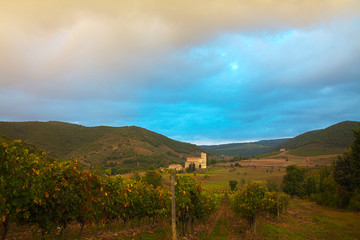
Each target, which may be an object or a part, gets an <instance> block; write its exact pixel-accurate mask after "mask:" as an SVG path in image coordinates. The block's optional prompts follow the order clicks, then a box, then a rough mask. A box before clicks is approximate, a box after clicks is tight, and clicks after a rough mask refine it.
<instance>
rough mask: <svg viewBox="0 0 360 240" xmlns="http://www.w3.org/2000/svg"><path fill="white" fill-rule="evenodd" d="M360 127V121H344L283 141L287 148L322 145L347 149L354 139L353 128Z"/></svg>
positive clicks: (323, 146) (283, 145) (282, 145)
mask: <svg viewBox="0 0 360 240" xmlns="http://www.w3.org/2000/svg"><path fill="white" fill-rule="evenodd" d="M359 127H360V122H355V121H344V122H340V123H337V124H334V125H332V126H330V127H328V128H325V129H321V130H315V131H310V132H306V133H303V134H301V135H299V136H297V137H294V138H292V139H290V140H289V141H287V142H285V143H282V144H281V147H284V148H286V149H298V148H309V147H322V148H329V149H331V148H333V149H345V148H348V147H349V146H350V144H351V143H352V142H353V141H354V135H353V130H356V129H358V128H359Z"/></svg>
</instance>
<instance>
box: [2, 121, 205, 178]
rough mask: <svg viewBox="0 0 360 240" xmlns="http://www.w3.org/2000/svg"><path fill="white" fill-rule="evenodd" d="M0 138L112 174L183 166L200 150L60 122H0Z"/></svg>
mask: <svg viewBox="0 0 360 240" xmlns="http://www.w3.org/2000/svg"><path fill="white" fill-rule="evenodd" d="M0 135H5V136H7V137H9V138H10V139H22V140H23V141H25V142H27V143H30V144H33V145H35V146H36V147H39V148H41V149H44V150H45V151H46V152H48V154H49V155H50V156H52V157H54V158H58V159H60V160H63V159H72V158H76V159H78V160H79V162H80V163H82V164H84V165H85V166H88V167H90V168H111V169H112V173H114V174H117V173H123V172H127V171H131V170H134V169H139V170H143V169H149V168H157V167H164V166H167V165H168V164H170V163H180V164H181V163H184V162H185V161H186V157H187V156H190V155H194V154H199V153H200V152H201V151H202V149H201V148H199V147H198V146H196V145H193V144H190V143H183V142H179V141H175V140H173V139H170V138H167V137H165V136H163V135H161V134H158V133H155V132H152V131H149V130H147V129H144V128H140V127H135V126H131V127H105V126H99V127H85V126H81V125H77V124H70V123H64V122H54V121H50V122H0Z"/></svg>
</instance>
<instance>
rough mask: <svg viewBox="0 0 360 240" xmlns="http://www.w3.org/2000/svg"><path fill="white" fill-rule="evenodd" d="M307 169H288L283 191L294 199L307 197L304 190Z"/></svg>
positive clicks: (289, 167) (295, 167)
mask: <svg viewBox="0 0 360 240" xmlns="http://www.w3.org/2000/svg"><path fill="white" fill-rule="evenodd" d="M304 182H305V169H302V168H299V167H298V166H296V165H290V166H287V167H286V174H285V176H284V180H283V183H282V189H283V191H284V192H286V193H287V194H290V195H291V197H292V198H294V197H295V196H299V197H303V196H304V195H305V189H304Z"/></svg>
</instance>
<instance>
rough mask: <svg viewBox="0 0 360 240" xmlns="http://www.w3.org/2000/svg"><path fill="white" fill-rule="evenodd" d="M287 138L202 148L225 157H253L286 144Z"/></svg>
mask: <svg viewBox="0 0 360 240" xmlns="http://www.w3.org/2000/svg"><path fill="white" fill-rule="evenodd" d="M287 140H289V138H283V139H273V140H262V141H257V142H248V143H229V144H221V145H204V146H200V147H202V148H205V149H208V150H211V151H212V152H214V153H216V154H221V155H226V156H249V157H251V156H254V155H259V154H263V153H265V152H268V151H270V150H272V149H274V147H276V146H278V145H280V144H282V143H284V142H286V141H287Z"/></svg>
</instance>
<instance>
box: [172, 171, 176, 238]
mask: <svg viewBox="0 0 360 240" xmlns="http://www.w3.org/2000/svg"><path fill="white" fill-rule="evenodd" d="M171 227H172V239H173V240H177V234H176V206H175V172H171Z"/></svg>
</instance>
